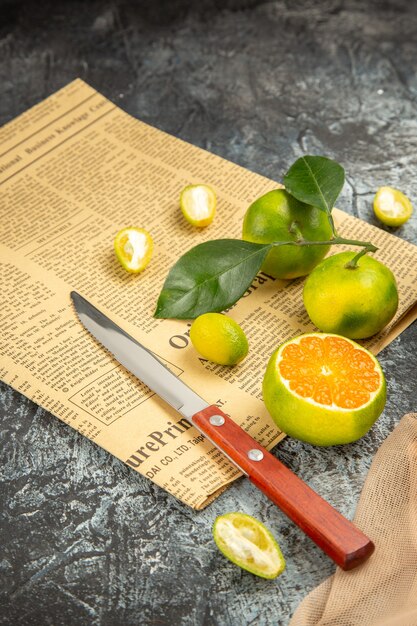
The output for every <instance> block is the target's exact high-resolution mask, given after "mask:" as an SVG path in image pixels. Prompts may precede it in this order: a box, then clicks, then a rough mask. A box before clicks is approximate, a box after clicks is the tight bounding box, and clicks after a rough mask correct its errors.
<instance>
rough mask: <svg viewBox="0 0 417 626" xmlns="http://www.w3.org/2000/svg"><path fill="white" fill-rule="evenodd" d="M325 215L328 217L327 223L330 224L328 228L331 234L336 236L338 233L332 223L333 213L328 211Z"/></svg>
mask: <svg viewBox="0 0 417 626" xmlns="http://www.w3.org/2000/svg"><path fill="white" fill-rule="evenodd" d="M327 217H328V218H329V224H330V228H331V229H332V233H333V236H334V237H337V236H338V235H337V231H336V226H335V224H334V220H333V215H332V214H331V213H328V214H327Z"/></svg>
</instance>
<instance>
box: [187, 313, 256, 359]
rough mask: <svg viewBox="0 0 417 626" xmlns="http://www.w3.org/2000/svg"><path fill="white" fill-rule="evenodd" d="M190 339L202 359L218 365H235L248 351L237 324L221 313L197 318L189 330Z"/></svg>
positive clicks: (247, 345)
mask: <svg viewBox="0 0 417 626" xmlns="http://www.w3.org/2000/svg"><path fill="white" fill-rule="evenodd" d="M190 339H191V343H192V344H193V346H194V348H195V349H196V350H197V352H198V353H199V354H201V356H202V357H204V358H205V359H208V360H209V361H213V362H214V363H219V364H220V365H236V363H239V361H242V359H244V358H245V356H246V355H247V353H248V350H249V344H248V340H247V338H246V335H245V333H244V332H243V330H242V329H241V327H240V326H239V324H238V323H237V322H235V321H234V320H232V318H230V317H227V315H222V314H221V313H204V314H203V315H200V316H199V317H197V318H196V319H195V320H194V322H193V323H192V325H191V328H190Z"/></svg>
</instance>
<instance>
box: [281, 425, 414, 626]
mask: <svg viewBox="0 0 417 626" xmlns="http://www.w3.org/2000/svg"><path fill="white" fill-rule="evenodd" d="M354 521H355V524H356V525H357V526H358V527H359V528H360V529H361V530H363V531H364V532H365V533H366V534H367V535H368V536H369V537H370V538H371V539H372V540H373V542H374V543H375V546H376V549H375V552H374V554H373V555H372V556H371V558H370V559H369V560H368V561H367V562H366V563H364V564H363V565H361V566H360V567H358V568H357V569H354V570H352V571H350V572H344V571H342V570H340V569H338V570H337V572H336V573H335V574H334V575H333V576H331V577H330V578H328V579H327V580H325V581H324V582H323V583H322V584H321V585H319V587H317V588H316V589H314V590H313V591H312V592H311V593H310V594H309V595H308V596H307V597H306V598H305V599H304V600H303V602H302V603H301V604H300V606H299V607H298V609H297V611H296V612H295V614H294V616H293V618H292V620H291V622H290V624H289V626H417V413H414V414H411V413H410V414H408V415H405V416H404V417H403V418H402V420H401V421H400V423H399V425H398V426H397V427H396V428H395V430H394V431H393V432H392V433H391V435H390V436H389V437H388V438H387V439H386V441H385V442H384V443H383V445H382V446H381V448H380V449H379V450H378V452H377V454H376V456H375V459H374V460H373V462H372V465H371V469H370V470H369V474H368V476H367V479H366V482H365V485H364V487H363V490H362V494H361V497H360V500H359V504H358V507H357V510H356V514H355V520H354Z"/></svg>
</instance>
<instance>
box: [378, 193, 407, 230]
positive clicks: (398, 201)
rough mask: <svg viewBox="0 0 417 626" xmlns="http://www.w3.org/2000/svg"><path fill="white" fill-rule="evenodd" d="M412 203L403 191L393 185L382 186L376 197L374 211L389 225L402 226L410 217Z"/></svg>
mask: <svg viewBox="0 0 417 626" xmlns="http://www.w3.org/2000/svg"><path fill="white" fill-rule="evenodd" d="M412 212H413V207H412V204H411V202H410V200H409V198H407V196H406V195H404V194H403V193H402V192H401V191H399V190H398V189H394V188H393V187H380V188H379V189H378V191H377V192H376V194H375V198H374V213H375V215H376V216H377V218H378V219H379V220H381V222H382V223H383V224H386V225H387V226H401V225H402V224H405V222H406V221H407V220H409V219H410V217H411V214H412Z"/></svg>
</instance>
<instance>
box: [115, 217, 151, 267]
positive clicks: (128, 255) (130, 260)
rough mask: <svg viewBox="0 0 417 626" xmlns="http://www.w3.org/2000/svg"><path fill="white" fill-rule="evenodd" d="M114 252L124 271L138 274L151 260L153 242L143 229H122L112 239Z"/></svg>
mask: <svg viewBox="0 0 417 626" xmlns="http://www.w3.org/2000/svg"><path fill="white" fill-rule="evenodd" d="M114 250H115V252H116V256H117V258H118V259H119V261H120V263H121V264H122V266H123V267H124V268H125V270H127V271H128V272H134V273H138V272H141V271H142V270H144V269H145V267H146V266H147V265H148V263H149V261H150V259H151V256H152V250H153V240H152V237H151V236H150V234H149V233H148V231H147V230H144V229H143V228H135V227H133V226H132V227H129V228H123V229H122V230H120V231H119V232H118V233H117V235H116V237H115V239H114Z"/></svg>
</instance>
